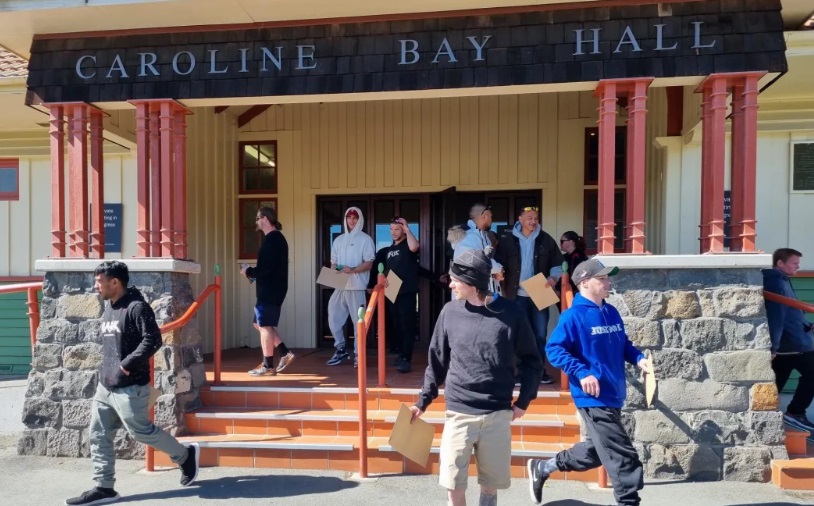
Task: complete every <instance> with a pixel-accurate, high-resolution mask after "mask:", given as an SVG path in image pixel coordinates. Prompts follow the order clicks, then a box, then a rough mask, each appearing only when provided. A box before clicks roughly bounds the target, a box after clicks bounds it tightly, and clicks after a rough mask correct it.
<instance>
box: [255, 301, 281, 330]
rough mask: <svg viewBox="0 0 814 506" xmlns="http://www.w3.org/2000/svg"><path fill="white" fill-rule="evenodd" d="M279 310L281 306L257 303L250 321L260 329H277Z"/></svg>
mask: <svg viewBox="0 0 814 506" xmlns="http://www.w3.org/2000/svg"><path fill="white" fill-rule="evenodd" d="M281 309H282V306H274V305H272V304H262V303H260V302H258V303H257V305H256V306H254V319H253V320H252V321H253V322H254V323H256V324H257V325H259V326H261V327H277V326H278V325H280V310H281Z"/></svg>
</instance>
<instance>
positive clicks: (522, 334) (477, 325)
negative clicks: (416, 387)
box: [410, 250, 542, 506]
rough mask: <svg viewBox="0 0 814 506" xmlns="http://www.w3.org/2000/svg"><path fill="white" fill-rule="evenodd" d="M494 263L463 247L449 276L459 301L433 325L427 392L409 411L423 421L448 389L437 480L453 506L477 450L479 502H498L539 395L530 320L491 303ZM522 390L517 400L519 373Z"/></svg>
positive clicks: (459, 503)
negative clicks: (517, 437) (522, 426)
mask: <svg viewBox="0 0 814 506" xmlns="http://www.w3.org/2000/svg"><path fill="white" fill-rule="evenodd" d="M491 270H492V262H491V260H490V259H489V258H488V257H487V256H486V255H485V254H484V253H483V251H480V250H465V251H463V252H461V253H458V254H457V255H456V256H455V258H454V259H453V261H452V266H451V267H450V271H449V275H450V278H451V279H452V281H451V282H450V288H451V289H452V293H453V296H454V298H455V300H453V301H451V302H448V303H447V304H446V305H445V306H444V309H442V310H441V314H440V315H439V316H438V321H437V322H436V324H435V331H434V332H433V334H432V340H431V341H430V348H429V352H428V362H429V365H427V370H426V372H425V373H424V387H423V388H422V390H421V393H420V394H419V400H418V402H417V403H416V405H415V406H411V407H410V410H411V411H412V414H413V419H416V418H417V417H419V416H421V415H422V414H423V413H424V411H426V409H427V407H428V406H429V405H430V403H431V402H432V400H433V399H435V398H436V397H438V387H439V385H441V384H444V385H445V390H444V398H445V399H446V405H447V406H446V407H447V415H446V416H447V418H446V421H445V423H444V433H443V435H442V436H441V453H440V466H439V467H440V472H439V474H440V476H439V479H438V481H439V483H440V484H441V486H442V487H444V488H446V489H447V491H448V498H449V504H451V505H452V506H464V505H465V504H466V498H465V494H466V485H467V478H468V470H469V459H470V457H471V454H472V452H473V450H474V453H475V460H476V462H477V465H478V483H480V486H481V495H480V504H481V505H495V504H497V491H498V489H506V488H509V485H511V454H512V431H511V427H510V424H511V422H512V420H516V419H518V418H520V417H521V416H523V415H524V414H525V412H526V409H528V406H529V404H530V403H531V401H533V400H534V399H536V398H537V387H538V384H539V381H540V370H541V369H542V361H541V360H540V354H539V352H538V351H537V346H535V342H534V335H533V334H532V332H531V328H530V327H529V324H528V321H527V320H526V318H525V316H524V315H523V313H522V312H521V311H520V310H519V309H518V308H517V306H516V305H515V304H513V303H512V302H509V301H507V300H506V299H504V298H502V297H500V296H498V295H494V297H495V298H494V301H493V302H491V303H490V304H488V305H487V304H486V302H485V300H486V297H487V296H489V295H492V294H491V293H490V292H489V291H488V288H489V280H490V278H491ZM516 369H517V370H519V373H520V393H519V395H518V396H517V400H515V401H514V403H512V397H513V394H514V383H515V380H514V375H515V370H516Z"/></svg>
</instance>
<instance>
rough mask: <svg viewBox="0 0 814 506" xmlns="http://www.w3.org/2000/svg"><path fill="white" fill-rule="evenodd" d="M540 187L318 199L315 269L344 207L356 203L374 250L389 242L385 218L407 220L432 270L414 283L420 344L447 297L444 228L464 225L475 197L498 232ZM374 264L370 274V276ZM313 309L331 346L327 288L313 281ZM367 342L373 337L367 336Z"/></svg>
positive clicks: (321, 341)
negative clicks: (487, 210)
mask: <svg viewBox="0 0 814 506" xmlns="http://www.w3.org/2000/svg"><path fill="white" fill-rule="evenodd" d="M541 200H542V199H541V192H540V191H539V190H536V191H490V192H458V191H456V190H455V188H448V189H447V190H445V191H442V192H438V193H411V194H377V195H344V196H342V195H336V196H325V197H318V198H317V258H316V264H315V266H314V267H315V269H316V272H317V273H318V272H319V269H320V268H322V267H323V266H327V265H330V259H331V244H332V243H333V240H334V239H335V238H336V237H338V236H339V234H341V233H343V231H344V230H343V226H342V220H343V217H344V213H345V210H346V209H348V208H349V207H358V208H359V209H361V211H362V214H363V216H364V220H365V223H364V231H365V233H367V234H368V235H369V236H370V237H371V238H372V239H373V243H374V245H375V248H376V251H378V250H379V249H381V248H383V247H385V246H389V245H390V244H391V243H392V239H391V237H390V223H391V221H392V220H393V218H394V217H396V216H398V217H402V218H404V219H406V220H407V222H408V223H409V225H410V229H411V230H412V232H413V233H414V234H415V236H416V237H417V238H418V240H419V242H420V243H421V249H420V251H419V263H420V264H421V266H422V267H424V268H426V269H428V270H429V271H431V272H433V273H434V276H432V277H433V278H434V279H433V280H430V279H426V278H425V279H421V280H420V282H419V295H418V309H419V311H418V314H419V335H418V336H417V338H418V339H419V341H420V343H422V344H423V347H426V344H427V343H429V338H430V335H431V334H432V326H433V325H434V324H435V320H436V318H437V317H438V313H439V312H440V311H441V308H442V307H443V306H444V304H445V303H446V302H447V301H448V300H449V289H448V288H447V287H446V286H444V285H442V284H441V283H440V282H439V281H438V277H439V276H440V275H441V274H443V273H444V272H446V270H447V269H448V268H449V261H450V259H451V257H452V250H451V248H450V246H449V243H448V242H447V240H446V236H447V229H448V228H449V227H452V226H453V225H456V224H458V225H463V224H465V223H466V221H467V220H468V219H469V216H468V214H469V208H470V207H472V205H473V204H475V203H477V202H482V203H485V204H487V205H489V206H491V210H492V216H493V218H492V221H493V223H492V230H494V231H495V232H498V233H499V232H501V231H502V230H503V229H505V228H506V227H511V226H513V225H514V222H515V220H516V219H517V215H518V214H519V210H520V209H522V208H523V207H525V206H539V205H540V202H541ZM375 272H376V270H375V267H374V270H373V271H372V272H371V275H375V274H374V273H375ZM316 292H317V300H316V310H317V313H316V314H318V315H320V317H319V320H318V323H317V346H319V347H331V346H333V338H332V337H331V331H330V328H329V327H328V299H329V298H330V296H331V293H333V290H332V289H330V288H325V287H323V286H321V285H317V290H316ZM351 325H352V324H351V322H350V320H348V323H347V324H346V336H349V337H352V336H353V327H352V326H351ZM368 344H369V346H370V347H374V346H375V339H369V340H368ZM420 347H422V346H420Z"/></svg>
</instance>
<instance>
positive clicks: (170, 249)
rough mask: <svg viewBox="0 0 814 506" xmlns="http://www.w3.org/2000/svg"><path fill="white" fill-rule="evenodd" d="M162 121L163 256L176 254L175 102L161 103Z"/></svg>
mask: <svg viewBox="0 0 814 506" xmlns="http://www.w3.org/2000/svg"><path fill="white" fill-rule="evenodd" d="M159 108H160V121H161V127H160V132H161V256H162V257H165V258H172V257H174V256H175V226H174V223H173V222H174V221H175V213H174V200H175V197H176V195H175V192H174V187H175V149H174V147H175V146H174V144H175V143H174V139H173V131H174V128H173V127H174V124H175V117H174V110H175V104H174V103H173V102H170V101H168V100H162V101H161V102H160V104H159Z"/></svg>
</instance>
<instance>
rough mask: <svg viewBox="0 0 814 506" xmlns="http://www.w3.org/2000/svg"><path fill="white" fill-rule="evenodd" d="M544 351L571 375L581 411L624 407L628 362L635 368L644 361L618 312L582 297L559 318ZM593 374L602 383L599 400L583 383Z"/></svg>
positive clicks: (575, 300) (570, 381)
mask: <svg viewBox="0 0 814 506" xmlns="http://www.w3.org/2000/svg"><path fill="white" fill-rule="evenodd" d="M545 350H546V355H547V356H548V360H549V362H551V365H553V366H554V367H558V368H560V369H562V370H563V371H565V373H566V374H567V375H568V384H569V386H570V387H571V397H572V398H573V399H574V404H576V406H577V407H578V408H596V407H608V408H621V407H622V404H624V402H625V396H626V393H627V386H626V381H625V361H627V362H628V363H630V364H633V365H636V364H637V363H638V362H639V360H641V359H642V358H644V355H643V354H642V352H641V351H639V350H638V349H636V347H635V346H633V343H631V342H630V339H628V337H627V334H626V333H625V326H624V323H623V322H622V317H621V316H619V311H617V310H616V308H615V307H613V306H612V305H610V304H608V303H607V302H604V301H603V302H602V305H601V306H597V305H596V304H594V303H593V302H592V301H590V300H588V299H586V298H585V297H583V296H582V295H581V294H577V296H576V297H574V303H573V305H572V306H571V308H570V309H568V310H567V311H564V312H563V313H562V315H561V316H560V321H559V323H558V324H557V327H556V328H555V329H554V332H553V333H552V334H551V337H549V338H548V343H547V344H546V347H545ZM591 375H593V376H594V377H595V378H596V379H597V380H599V397H593V396H590V395H588V394H586V393H585V392H583V391H582V385H581V384H580V380H582V379H584V378H586V377H588V376H591Z"/></svg>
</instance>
